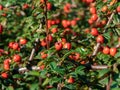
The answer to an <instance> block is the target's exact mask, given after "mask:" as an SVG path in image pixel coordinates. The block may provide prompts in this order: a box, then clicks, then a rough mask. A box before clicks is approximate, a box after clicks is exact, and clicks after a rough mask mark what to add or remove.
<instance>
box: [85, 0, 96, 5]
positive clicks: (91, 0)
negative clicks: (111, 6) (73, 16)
mask: <svg viewBox="0 0 120 90" xmlns="http://www.w3.org/2000/svg"><path fill="white" fill-rule="evenodd" d="M85 2H86V3H88V4H90V3H92V2H94V0H86V1H85Z"/></svg>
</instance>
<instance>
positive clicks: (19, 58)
mask: <svg viewBox="0 0 120 90" xmlns="http://www.w3.org/2000/svg"><path fill="white" fill-rule="evenodd" d="M13 60H14V62H20V61H21V56H20V55H18V54H16V55H14V56H13Z"/></svg>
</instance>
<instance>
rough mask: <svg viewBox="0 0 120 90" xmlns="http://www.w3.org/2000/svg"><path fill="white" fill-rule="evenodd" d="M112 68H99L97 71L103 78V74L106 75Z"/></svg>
mask: <svg viewBox="0 0 120 90" xmlns="http://www.w3.org/2000/svg"><path fill="white" fill-rule="evenodd" d="M109 71H110V70H109V69H103V70H98V71H97V72H98V73H99V74H98V78H101V77H102V76H104V75H105V74H107V73H108V72H109Z"/></svg>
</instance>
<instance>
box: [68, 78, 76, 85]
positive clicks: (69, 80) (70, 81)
mask: <svg viewBox="0 0 120 90" xmlns="http://www.w3.org/2000/svg"><path fill="white" fill-rule="evenodd" d="M74 81H75V80H74V78H73V77H70V78H69V79H68V80H67V82H68V83H70V84H72V83H74Z"/></svg>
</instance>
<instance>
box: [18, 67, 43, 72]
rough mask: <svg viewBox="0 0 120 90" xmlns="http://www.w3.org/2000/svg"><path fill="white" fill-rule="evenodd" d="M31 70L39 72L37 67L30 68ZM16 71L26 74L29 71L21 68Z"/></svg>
mask: <svg viewBox="0 0 120 90" xmlns="http://www.w3.org/2000/svg"><path fill="white" fill-rule="evenodd" d="M31 70H36V71H38V70H41V68H40V67H38V66H32V67H31ZM17 71H18V72H19V73H20V72H28V71H29V70H28V69H27V67H23V68H19V69H18V70H17Z"/></svg>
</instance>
